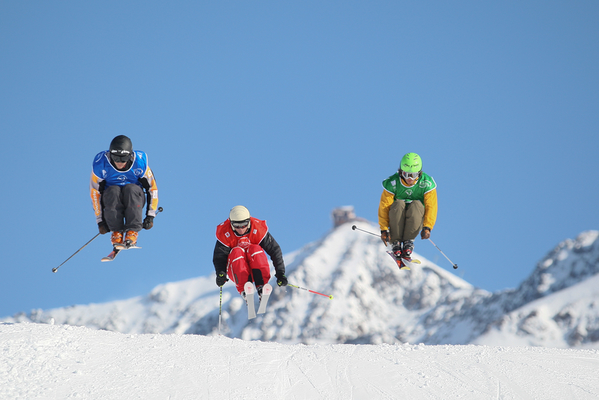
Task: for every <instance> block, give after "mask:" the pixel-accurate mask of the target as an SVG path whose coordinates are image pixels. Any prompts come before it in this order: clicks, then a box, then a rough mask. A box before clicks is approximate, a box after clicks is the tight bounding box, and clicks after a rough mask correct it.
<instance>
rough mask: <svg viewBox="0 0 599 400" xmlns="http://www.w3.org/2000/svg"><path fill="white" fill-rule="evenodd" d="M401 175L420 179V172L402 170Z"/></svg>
mask: <svg viewBox="0 0 599 400" xmlns="http://www.w3.org/2000/svg"><path fill="white" fill-rule="evenodd" d="M401 176H402V177H403V178H404V179H418V177H420V172H406V171H401Z"/></svg>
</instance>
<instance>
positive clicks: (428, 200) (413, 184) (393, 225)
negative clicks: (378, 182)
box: [379, 153, 437, 262]
mask: <svg viewBox="0 0 599 400" xmlns="http://www.w3.org/2000/svg"><path fill="white" fill-rule="evenodd" d="M383 189H384V190H383V194H382V195H381V201H380V204H379V225H380V228H381V239H382V241H383V243H385V246H386V245H387V243H391V245H392V251H393V254H395V257H396V258H397V259H398V260H400V259H404V260H406V261H408V262H409V261H411V260H412V258H411V254H412V252H413V251H414V239H415V238H416V236H417V235H418V233H419V232H420V236H421V238H422V239H428V238H430V235H431V231H432V230H433V228H434V226H435V222H436V220H437V184H436V183H435V180H434V179H433V178H432V177H431V176H430V175H427V174H425V173H424V172H422V160H421V158H420V156H419V155H418V154H416V153H407V154H406V155H404V156H403V158H402V159H401V162H400V165H399V170H398V171H397V173H395V174H393V175H391V176H390V177H389V178H387V179H385V180H384V181H383Z"/></svg>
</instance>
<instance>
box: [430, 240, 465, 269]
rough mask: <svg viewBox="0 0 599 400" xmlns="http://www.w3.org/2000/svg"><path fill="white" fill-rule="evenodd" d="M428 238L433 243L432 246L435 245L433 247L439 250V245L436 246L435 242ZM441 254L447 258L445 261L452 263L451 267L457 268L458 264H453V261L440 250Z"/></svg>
mask: <svg viewBox="0 0 599 400" xmlns="http://www.w3.org/2000/svg"><path fill="white" fill-rule="evenodd" d="M428 240H429V241H430V242H431V243H432V244H433V246H435V247H436V248H437V250H439V251H441V249H440V248H439V247H438V246H437V245H436V244H435V242H433V241H432V240H431V238H428ZM441 254H443V255H444V256H445V258H447V261H449V262H450V263H452V264H453V269H458V264H454V263H453V262H452V261H451V260H450V259H449V257H447V256H446V255H445V253H443V252H442V251H441Z"/></svg>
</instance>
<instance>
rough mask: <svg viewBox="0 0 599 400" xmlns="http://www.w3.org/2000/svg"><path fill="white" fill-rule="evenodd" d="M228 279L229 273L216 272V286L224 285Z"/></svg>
mask: <svg viewBox="0 0 599 400" xmlns="http://www.w3.org/2000/svg"><path fill="white" fill-rule="evenodd" d="M227 281H228V279H227V275H226V274H225V273H224V272H219V273H218V274H216V286H219V287H220V286H223V285H224V284H225V283H227Z"/></svg>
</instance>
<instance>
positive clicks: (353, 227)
mask: <svg viewBox="0 0 599 400" xmlns="http://www.w3.org/2000/svg"><path fill="white" fill-rule="evenodd" d="M351 228H352V229H353V230H354V231H355V230H356V229H357V230H359V231H362V232H366V233H368V234H370V235H373V236H376V237H379V238H380V237H381V235H380V234H376V233H373V232H370V231H365V230H364V229H360V228H358V227H357V226H355V225H352V227H351Z"/></svg>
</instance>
